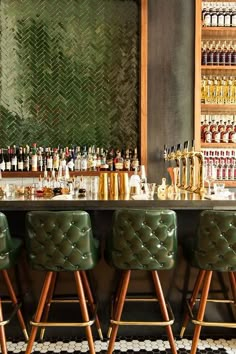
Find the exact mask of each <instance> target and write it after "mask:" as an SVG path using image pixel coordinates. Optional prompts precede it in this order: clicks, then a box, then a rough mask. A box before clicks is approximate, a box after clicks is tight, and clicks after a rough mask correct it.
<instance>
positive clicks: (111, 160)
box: [107, 149, 114, 171]
mask: <svg viewBox="0 0 236 354" xmlns="http://www.w3.org/2000/svg"><path fill="white" fill-rule="evenodd" d="M107 164H108V166H109V171H114V149H110V150H109V151H108V155H107Z"/></svg>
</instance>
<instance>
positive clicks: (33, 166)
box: [31, 143, 38, 172]
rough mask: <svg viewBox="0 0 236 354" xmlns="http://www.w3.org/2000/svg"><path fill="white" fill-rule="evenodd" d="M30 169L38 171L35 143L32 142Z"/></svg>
mask: <svg viewBox="0 0 236 354" xmlns="http://www.w3.org/2000/svg"><path fill="white" fill-rule="evenodd" d="M31 170H32V171H34V172H35V171H38V155H37V146H36V143H34V144H33V147H32V149H31Z"/></svg>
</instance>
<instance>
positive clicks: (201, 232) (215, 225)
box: [180, 210, 236, 354]
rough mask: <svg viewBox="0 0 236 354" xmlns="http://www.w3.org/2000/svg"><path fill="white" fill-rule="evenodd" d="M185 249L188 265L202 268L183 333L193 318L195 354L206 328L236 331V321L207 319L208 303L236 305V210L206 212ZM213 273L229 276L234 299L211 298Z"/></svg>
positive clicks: (189, 301) (188, 309)
mask: <svg viewBox="0 0 236 354" xmlns="http://www.w3.org/2000/svg"><path fill="white" fill-rule="evenodd" d="M183 249H184V255H185V257H186V259H187V261H188V263H189V264H190V265H191V266H193V267H196V268H198V269H199V272H198V276H197V279H196V281H195V285H194V288H193V291H192V295H191V297H190V299H189V300H187V311H186V313H185V315H184V320H183V325H182V329H181V333H180V336H181V337H183V334H184V332H185V329H186V327H187V324H188V322H189V319H190V318H191V320H192V322H193V323H194V325H195V327H194V334H193V340H192V348H191V354H195V353H196V351H197V346H198V340H199V337H200V333H201V328H202V326H211V327H213V326H215V327H228V328H236V323H235V322H232V323H230V322H221V323H219V322H210V321H206V320H204V315H205V311H206V306H207V302H209V301H211V302H213V303H217V302H219V303H231V304H233V305H235V304H236V279H235V273H234V272H235V271H236V211H214V210H205V211H203V212H202V213H201V215H200V222H199V227H198V231H197V235H196V237H194V238H192V239H189V240H186V242H185V244H184V247H183ZM213 272H227V273H228V275H229V283H230V285H231V290H232V299H229V298H228V299H225V298H224V299H212V298H209V291H210V286H211V281H212V275H213ZM199 294H200V295H199ZM198 301H199V306H198V311H197V314H196V315H194V314H193V308H194V305H195V304H196V302H198Z"/></svg>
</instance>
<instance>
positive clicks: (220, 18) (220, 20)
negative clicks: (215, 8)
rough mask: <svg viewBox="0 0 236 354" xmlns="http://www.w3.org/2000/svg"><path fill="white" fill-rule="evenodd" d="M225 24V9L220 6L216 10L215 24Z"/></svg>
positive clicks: (220, 25)
mask: <svg viewBox="0 0 236 354" xmlns="http://www.w3.org/2000/svg"><path fill="white" fill-rule="evenodd" d="M224 25H225V9H224V8H222V7H220V8H219V12H218V19H217V26H218V27H224Z"/></svg>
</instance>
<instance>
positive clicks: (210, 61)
mask: <svg viewBox="0 0 236 354" xmlns="http://www.w3.org/2000/svg"><path fill="white" fill-rule="evenodd" d="M214 52H215V43H214V42H212V43H211V44H210V46H209V50H208V52H207V65H213V64H214Z"/></svg>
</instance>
